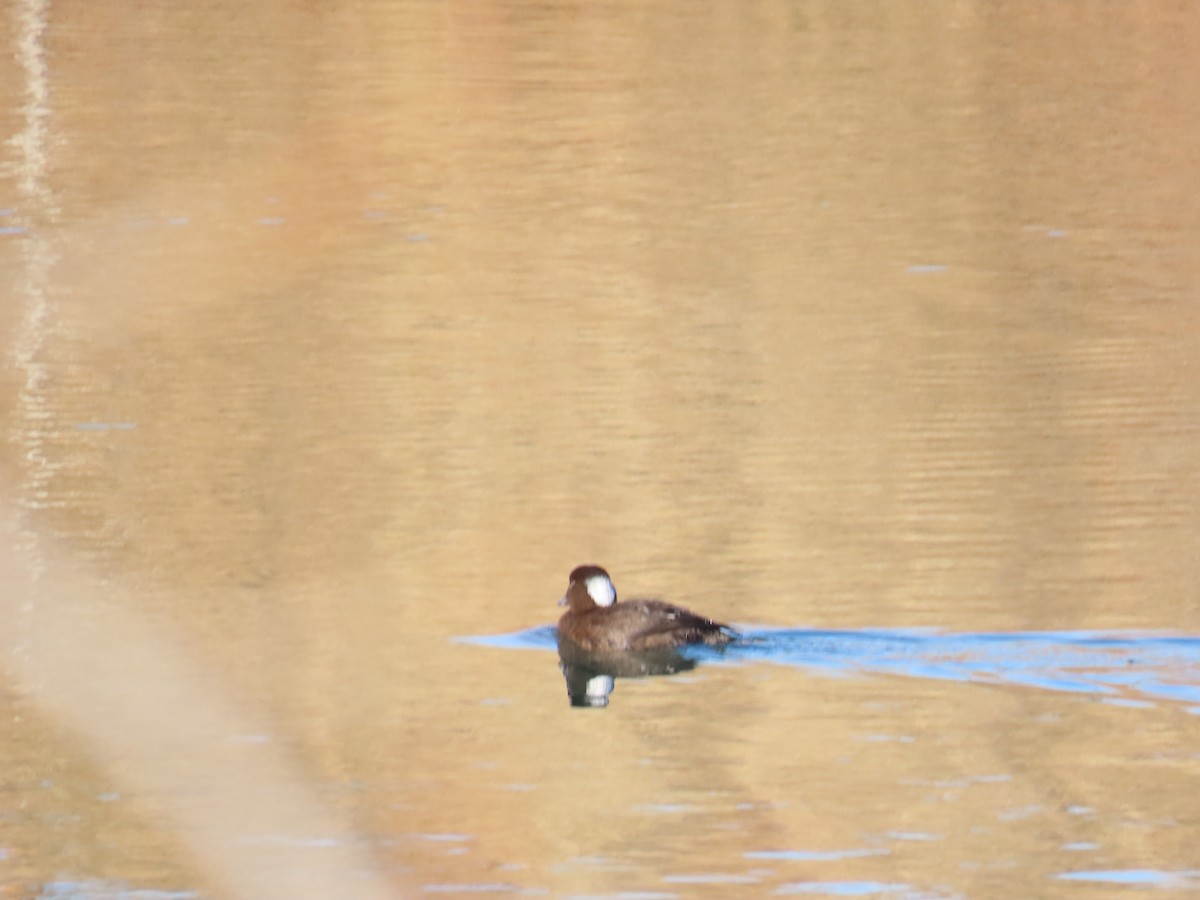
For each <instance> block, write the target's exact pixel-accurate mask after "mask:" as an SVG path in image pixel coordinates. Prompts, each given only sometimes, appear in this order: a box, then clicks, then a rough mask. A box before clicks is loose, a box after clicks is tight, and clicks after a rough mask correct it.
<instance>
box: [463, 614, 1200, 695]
mask: <svg viewBox="0 0 1200 900" xmlns="http://www.w3.org/2000/svg"><path fill="white" fill-rule="evenodd" d="M459 640H461V641H463V642H465V643H471V644H479V645H482V646H488V647H502V648H508V649H536V650H552V651H557V646H556V642H555V636H554V628H553V627H549V626H547V627H542V628H534V629H530V630H527V631H519V632H515V633H513V634H506V635H496V636H491V637H489V636H481V637H464V638H460V639H459ZM682 652H683V653H684V654H685V655H686V656H687V657H689V658H691V659H693V660H697V661H700V662H703V663H705V664H713V665H750V664H767V663H774V664H777V665H785V666H795V667H799V668H803V669H806V670H810V671H814V672H820V673H824V674H828V675H835V676H837V675H845V676H850V675H903V676H908V677H910V678H934V679H943V680H949V681H967V682H976V683H979V684H992V685H1008V686H1017V685H1023V686H1027V687H1031V688H1041V689H1044V690H1052V691H1067V692H1071V693H1081V694H1095V695H1099V696H1100V697H1101V698H1102V699H1104V700H1105V702H1109V703H1113V704H1115V705H1126V706H1153V705H1154V704H1155V703H1156V702H1162V703H1175V704H1180V708H1181V709H1182V710H1183V711H1184V712H1188V713H1191V714H1193V715H1200V637H1189V636H1183V635H1149V634H1140V633H1136V632H1129V633H1120V632H1040V633H979V634H943V633H937V632H932V631H929V630H924V629H922V630H907V629H864V630H859V631H829V630H821V629H790V628H772V629H760V628H744V627H743V628H742V629H741V639H740V640H738V641H736V642H734V643H733V644H731V645H729V646H727V647H721V648H711V647H689V648H685V649H684V650H683V651H682Z"/></svg>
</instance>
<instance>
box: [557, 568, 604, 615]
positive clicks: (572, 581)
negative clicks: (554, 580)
mask: <svg viewBox="0 0 1200 900" xmlns="http://www.w3.org/2000/svg"><path fill="white" fill-rule="evenodd" d="M616 602H617V589H616V588H615V587H613V583H612V579H611V578H609V577H608V573H607V572H605V571H604V570H603V569H602V568H600V567H599V566H590V565H589V566H576V567H575V568H574V569H573V570H572V571H571V575H570V577H569V579H568V580H567V592H566V593H565V594H563V595H562V599H561V600H559V601H558V605H559V606H569V607H571V611H572V612H584V611H586V610H589V609H594V608H596V607H597V606H612V605H613V604H614V603H616Z"/></svg>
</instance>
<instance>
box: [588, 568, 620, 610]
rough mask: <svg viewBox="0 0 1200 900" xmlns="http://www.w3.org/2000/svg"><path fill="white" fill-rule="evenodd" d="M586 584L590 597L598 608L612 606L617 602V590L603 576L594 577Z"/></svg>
mask: <svg viewBox="0 0 1200 900" xmlns="http://www.w3.org/2000/svg"><path fill="white" fill-rule="evenodd" d="M585 583H586V584H587V592H588V596H589V597H591V598H592V602H593V603H595V604H596V605H597V606H612V605H613V604H614V603H616V602H617V589H616V588H615V587H613V583H612V582H611V581H609V580H608V579H607V578H605V577H604V576H603V575H593V576H592V577H591V578H589V579H588V580H587V581H586V582H585Z"/></svg>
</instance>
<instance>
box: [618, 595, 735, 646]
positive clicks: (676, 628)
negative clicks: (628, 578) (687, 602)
mask: <svg viewBox="0 0 1200 900" xmlns="http://www.w3.org/2000/svg"><path fill="white" fill-rule="evenodd" d="M635 603H636V606H637V609H636V612H637V615H638V619H639V620H640V622H641V627H638V628H637V629H636V631H635V632H634V636H633V638H632V640H631V643H632V642H638V643H642V644H644V645H646V646H653V645H654V644H656V643H658V642H659V641H658V640H656V639H661V641H662V643H664V644H698V643H711V642H714V641H716V642H722V643H723V642H725V641H729V640H732V639H733V638H734V637H735V636H736V635H737V632H735V631H734V630H733V629H732V628H730V627H729V626H728V625H725V624H722V623H721V622H715V621H713V620H712V619H709V618H707V617H705V616H702V615H699V614H698V613H694V612H692V611H691V610H690V609H685V608H684V607H682V606H676V605H675V604H673V603H664V602H663V601H662V600H637V601H629V605H630V606H633V605H634V604H635ZM633 611H634V610H632V609H631V612H633Z"/></svg>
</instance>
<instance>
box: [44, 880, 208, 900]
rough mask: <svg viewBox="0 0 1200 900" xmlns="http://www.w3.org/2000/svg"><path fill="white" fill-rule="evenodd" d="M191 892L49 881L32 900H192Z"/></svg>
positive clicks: (194, 894)
mask: <svg viewBox="0 0 1200 900" xmlns="http://www.w3.org/2000/svg"><path fill="white" fill-rule="evenodd" d="M198 896H199V894H196V893H194V892H192V891H155V890H136V889H134V888H130V887H129V886H128V885H125V884H122V883H121V882H113V881H49V882H46V883H45V884H43V885H42V886H41V891H40V892H39V893H38V894H36V895H34V900H193V898H195V897H198Z"/></svg>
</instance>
